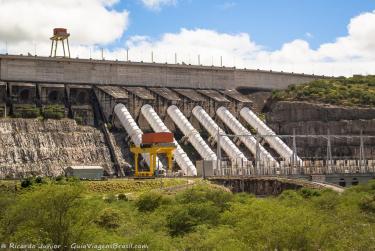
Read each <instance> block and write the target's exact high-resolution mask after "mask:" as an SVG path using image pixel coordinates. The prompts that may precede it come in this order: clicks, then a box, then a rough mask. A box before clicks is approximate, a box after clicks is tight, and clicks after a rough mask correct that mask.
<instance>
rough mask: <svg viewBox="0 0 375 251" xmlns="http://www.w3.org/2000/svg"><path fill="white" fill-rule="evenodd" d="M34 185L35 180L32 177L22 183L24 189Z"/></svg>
mask: <svg viewBox="0 0 375 251" xmlns="http://www.w3.org/2000/svg"><path fill="white" fill-rule="evenodd" d="M32 185H33V179H32V178H31V177H29V178H26V179H24V180H22V181H21V187H22V188H27V187H30V186H32Z"/></svg>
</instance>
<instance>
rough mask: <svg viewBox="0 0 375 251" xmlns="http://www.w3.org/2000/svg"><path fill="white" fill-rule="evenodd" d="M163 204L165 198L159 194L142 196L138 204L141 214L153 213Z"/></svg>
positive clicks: (152, 193) (151, 193) (150, 193)
mask: <svg viewBox="0 0 375 251" xmlns="http://www.w3.org/2000/svg"><path fill="white" fill-rule="evenodd" d="M162 202H163V196H162V195H161V194H159V193H155V192H148V193H144V194H142V195H141V196H140V197H139V199H138V200H137V202H136V206H137V208H138V210H139V211H141V212H151V211H154V210H155V209H156V208H158V207H159V206H160V205H161V204H162Z"/></svg>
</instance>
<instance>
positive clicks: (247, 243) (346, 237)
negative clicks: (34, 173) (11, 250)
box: [0, 179, 375, 251]
mask: <svg viewBox="0 0 375 251" xmlns="http://www.w3.org/2000/svg"><path fill="white" fill-rule="evenodd" d="M5 183H6V182H5ZM9 183H10V184H12V182H9ZM0 184H1V183H0ZM89 189H90V186H88V185H87V182H80V181H77V180H66V179H60V180H59V181H49V182H48V181H46V180H43V179H42V181H41V182H40V183H37V182H36V179H35V180H34V182H33V184H32V185H31V186H28V187H27V188H19V190H18V192H17V193H16V194H14V193H8V192H5V191H4V192H1V193H0V243H10V242H13V243H36V244H39V243H44V244H48V243H49V244H51V243H53V244H61V245H66V246H67V248H61V249H60V250H70V244H71V243H94V244H95V243H96V244H108V243H114V242H117V243H123V244H126V243H133V244H146V245H147V246H148V248H149V250H233V251H236V250H374V249H375V181H373V182H370V183H368V184H366V185H360V186H356V187H353V188H350V189H347V190H346V191H345V192H344V193H342V194H337V193H335V192H332V191H328V190H327V191H326V190H324V191H316V190H309V189H302V190H300V191H285V192H283V193H282V194H281V195H280V196H278V197H269V198H262V199H258V198H255V197H254V196H252V195H249V194H242V193H240V194H231V193H228V192H225V191H224V190H222V189H219V188H216V187H215V186H212V185H209V184H208V183H204V182H200V183H199V185H196V186H195V187H193V188H188V189H186V190H185V191H181V192H178V193H176V194H166V193H160V192H155V191H151V192H150V191H148V192H146V193H144V194H142V195H140V196H139V197H134V198H133V199H129V200H128V199H120V196H117V197H116V196H113V193H112V192H110V193H109V194H105V195H106V196H105V197H103V193H99V194H98V193H97V192H91V191H90V190H89ZM106 191H107V190H106ZM121 197H123V196H121ZM57 250H58V249H57ZM103 250H106V249H105V248H104V249H103Z"/></svg>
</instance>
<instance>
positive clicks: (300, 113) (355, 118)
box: [266, 101, 375, 158]
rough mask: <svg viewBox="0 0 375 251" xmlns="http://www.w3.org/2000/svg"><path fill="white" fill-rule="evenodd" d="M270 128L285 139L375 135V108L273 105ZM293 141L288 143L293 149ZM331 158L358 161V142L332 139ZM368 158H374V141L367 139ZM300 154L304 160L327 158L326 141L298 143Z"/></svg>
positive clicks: (292, 104)
mask: <svg viewBox="0 0 375 251" xmlns="http://www.w3.org/2000/svg"><path fill="white" fill-rule="evenodd" d="M268 109H269V111H268V113H267V115H266V119H267V124H268V125H269V126H270V127H271V128H272V129H273V130H274V131H275V132H276V133H277V134H282V135H287V134H288V135H291V134H293V129H295V132H296V134H302V135H306V134H313V135H319V134H320V135H327V133H328V131H329V133H330V134H331V135H360V133H361V131H362V133H363V135H373V136H374V135H375V108H359V107H339V106H333V105H325V104H315V103H308V102H300V101H293V102H291V101H279V102H273V103H272V104H270V105H269V107H268ZM291 141H292V140H291V139H289V140H287V143H288V144H289V145H292V142H291ZM331 144H332V155H333V156H336V157H355V158H358V157H359V149H360V148H359V145H360V142H359V138H353V139H348V138H344V137H339V138H332V141H331ZM364 145H365V147H364V148H365V155H366V157H367V158H370V157H371V158H374V156H375V139H365V141H364ZM297 149H298V154H299V155H301V156H302V157H322V156H323V157H324V156H325V155H326V152H327V140H326V139H323V138H309V139H297Z"/></svg>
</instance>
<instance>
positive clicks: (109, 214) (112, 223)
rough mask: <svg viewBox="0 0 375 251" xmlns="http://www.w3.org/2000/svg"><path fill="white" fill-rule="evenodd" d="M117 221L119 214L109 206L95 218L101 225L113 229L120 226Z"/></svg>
mask: <svg viewBox="0 0 375 251" xmlns="http://www.w3.org/2000/svg"><path fill="white" fill-rule="evenodd" d="M119 221H120V214H119V213H118V212H117V211H115V210H113V209H111V208H106V209H104V211H103V212H102V213H101V215H100V216H99V218H98V219H97V220H96V223H97V224H98V225H99V226H101V227H104V228H107V229H114V228H118V227H119V226H120V224H119Z"/></svg>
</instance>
